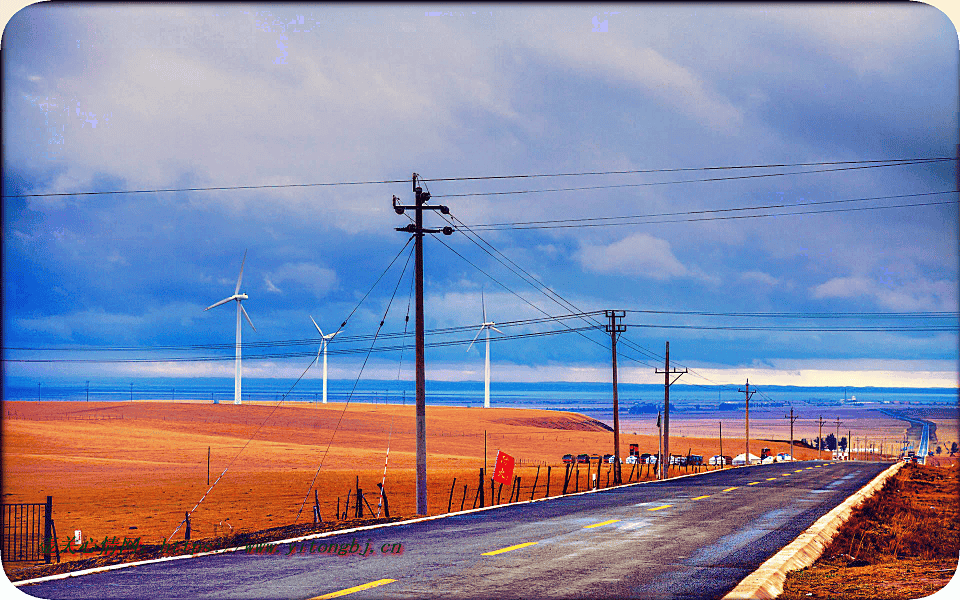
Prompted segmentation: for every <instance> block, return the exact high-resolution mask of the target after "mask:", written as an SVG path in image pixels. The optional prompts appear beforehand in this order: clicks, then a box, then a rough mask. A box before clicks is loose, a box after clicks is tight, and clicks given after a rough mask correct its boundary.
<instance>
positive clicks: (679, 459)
mask: <svg viewBox="0 0 960 600" xmlns="http://www.w3.org/2000/svg"><path fill="white" fill-rule="evenodd" d="M670 464H671V465H680V466H681V467H682V466H684V465H686V464H687V457H686V456H684V455H683V454H671V455H670Z"/></svg>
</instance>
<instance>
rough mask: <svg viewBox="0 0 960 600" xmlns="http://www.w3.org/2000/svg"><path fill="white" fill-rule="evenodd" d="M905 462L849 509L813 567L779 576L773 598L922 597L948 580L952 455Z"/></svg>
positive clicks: (958, 545) (955, 545) (954, 492)
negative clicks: (777, 593)
mask: <svg viewBox="0 0 960 600" xmlns="http://www.w3.org/2000/svg"><path fill="white" fill-rule="evenodd" d="M928 463H930V464H928V465H927V466H917V465H907V466H906V467H905V468H903V469H901V471H900V472H899V473H898V474H897V476H896V477H894V478H893V479H891V480H890V481H889V482H888V483H887V485H886V486H884V488H883V489H882V490H881V491H880V492H878V493H877V494H875V495H874V496H873V497H872V498H870V499H869V500H867V501H866V502H865V503H864V504H863V505H862V506H861V507H860V508H859V509H857V510H856V511H854V513H853V515H852V516H851V518H850V520H849V521H848V522H847V523H845V524H844V526H843V527H842V528H841V530H840V531H839V532H838V534H837V537H836V539H834V541H833V543H832V544H831V545H830V547H829V548H827V549H826V550H825V551H824V553H823V556H822V557H821V558H820V559H819V560H818V561H817V562H816V563H814V564H813V566H811V567H808V568H806V569H802V570H799V571H794V572H793V573H791V574H789V575H788V577H787V581H786V584H785V586H784V591H783V593H782V594H781V595H780V596H779V599H780V600H806V599H807V598H813V599H817V598H820V599H831V600H833V599H836V598H850V599H854V600H856V599H864V600H866V599H878V600H881V599H890V600H894V599H896V600H904V599H907V598H922V597H925V596H929V595H930V594H933V593H934V592H936V591H938V590H940V589H942V588H943V587H944V586H945V585H947V583H949V582H950V580H951V579H952V578H953V577H954V576H955V574H956V571H957V566H958V559H957V557H958V554H960V486H958V477H957V476H958V473H960V470H958V462H957V459H956V458H952V459H951V458H945V457H940V458H934V459H930V460H929V461H928Z"/></svg>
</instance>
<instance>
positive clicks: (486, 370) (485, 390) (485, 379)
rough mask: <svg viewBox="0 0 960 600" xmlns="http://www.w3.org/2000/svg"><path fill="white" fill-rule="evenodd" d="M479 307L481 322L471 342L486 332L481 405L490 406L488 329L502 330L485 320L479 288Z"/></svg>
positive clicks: (485, 310) (481, 292)
mask: <svg viewBox="0 0 960 600" xmlns="http://www.w3.org/2000/svg"><path fill="white" fill-rule="evenodd" d="M480 309H481V310H482V311H483V323H481V324H480V331H478V332H477V335H475V336H473V342H476V341H477V338H478V337H480V334H481V333H482V332H483V331H486V332H487V359H486V362H485V363H484V367H483V407H484V408H490V330H491V329H492V330H494V331H496V332H497V333H503V332H502V331H500V330H499V329H497V328H496V327H495V325H496V323H494V322H493V321H487V309H486V307H485V306H484V304H483V290H480ZM473 342H470V345H469V346H467V352H470V348H472V347H473Z"/></svg>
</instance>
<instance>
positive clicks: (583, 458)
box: [577, 454, 590, 465]
mask: <svg viewBox="0 0 960 600" xmlns="http://www.w3.org/2000/svg"><path fill="white" fill-rule="evenodd" d="M588 462H590V455H589V454H578V455H577V464H581V465H585V464H587V463H588Z"/></svg>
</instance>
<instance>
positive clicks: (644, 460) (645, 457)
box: [640, 452, 653, 464]
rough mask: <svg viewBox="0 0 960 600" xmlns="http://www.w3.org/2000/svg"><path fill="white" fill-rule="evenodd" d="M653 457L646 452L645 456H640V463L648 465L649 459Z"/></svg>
mask: <svg viewBox="0 0 960 600" xmlns="http://www.w3.org/2000/svg"><path fill="white" fill-rule="evenodd" d="M651 456H653V455H652V454H650V453H649V452H644V453H643V454H641V455H640V462H642V463H644V464H646V462H647V459H648V458H650V457H651Z"/></svg>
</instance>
